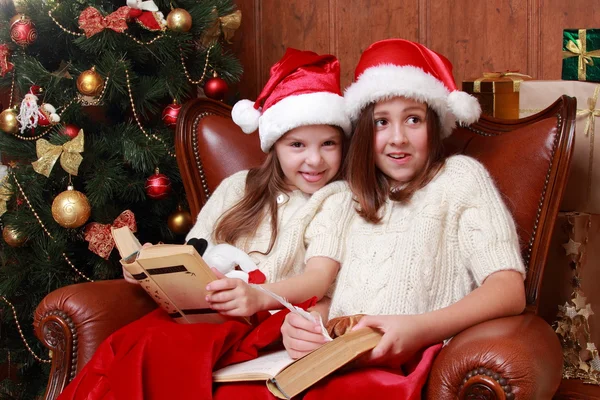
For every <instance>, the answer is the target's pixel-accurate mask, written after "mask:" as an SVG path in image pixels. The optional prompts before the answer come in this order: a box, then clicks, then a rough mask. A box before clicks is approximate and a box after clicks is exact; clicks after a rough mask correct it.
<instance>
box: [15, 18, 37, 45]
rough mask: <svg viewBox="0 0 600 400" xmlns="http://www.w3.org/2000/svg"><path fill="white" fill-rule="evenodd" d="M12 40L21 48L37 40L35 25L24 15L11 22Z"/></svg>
mask: <svg viewBox="0 0 600 400" xmlns="http://www.w3.org/2000/svg"><path fill="white" fill-rule="evenodd" d="M10 38H11V39H12V41H13V42H15V43H16V44H18V45H19V46H23V47H25V46H28V45H30V44H31V43H33V42H35V40H36V39H37V30H36V29H35V25H34V24H33V22H32V21H31V19H29V17H27V16H25V15H24V14H20V15H16V16H14V17H13V18H12V19H11V20H10Z"/></svg>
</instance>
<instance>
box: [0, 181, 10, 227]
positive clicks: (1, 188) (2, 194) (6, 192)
mask: <svg viewBox="0 0 600 400" xmlns="http://www.w3.org/2000/svg"><path fill="white" fill-rule="evenodd" d="M11 196H12V188H11V187H10V183H9V182H8V175H6V176H5V177H4V178H2V180H1V181H0V217H1V216H2V215H3V214H4V213H5V212H6V211H7V210H8V208H7V207H6V204H7V203H8V201H9V200H10V198H11Z"/></svg>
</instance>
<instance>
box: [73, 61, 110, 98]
mask: <svg viewBox="0 0 600 400" xmlns="http://www.w3.org/2000/svg"><path fill="white" fill-rule="evenodd" d="M103 85H104V79H103V78H102V75H100V74H99V73H97V72H96V68H95V67H92V68H91V69H88V70H87V71H83V72H82V73H81V74H80V75H79V77H78V78H77V90H79V93H81V94H82V95H84V96H92V97H95V96H98V95H99V94H100V93H101V92H102V86H103Z"/></svg>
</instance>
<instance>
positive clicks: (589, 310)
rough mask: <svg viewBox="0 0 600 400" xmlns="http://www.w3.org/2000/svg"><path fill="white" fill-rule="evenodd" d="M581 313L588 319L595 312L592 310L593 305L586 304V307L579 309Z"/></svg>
mask: <svg viewBox="0 0 600 400" xmlns="http://www.w3.org/2000/svg"><path fill="white" fill-rule="evenodd" d="M579 315H583V317H584V318H585V319H588V318H589V317H590V315H594V312H593V311H592V305H591V304H586V306H585V308H582V309H581V310H579Z"/></svg>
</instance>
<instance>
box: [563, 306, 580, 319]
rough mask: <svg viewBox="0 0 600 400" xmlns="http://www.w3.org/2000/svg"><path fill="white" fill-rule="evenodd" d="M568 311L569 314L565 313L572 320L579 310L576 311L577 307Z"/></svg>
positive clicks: (568, 308)
mask: <svg viewBox="0 0 600 400" xmlns="http://www.w3.org/2000/svg"><path fill="white" fill-rule="evenodd" d="M566 311H567V312H566V313H565V315H566V316H567V317H569V318H571V319H573V318H575V317H576V316H577V310H576V309H575V307H567V310H566Z"/></svg>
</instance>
